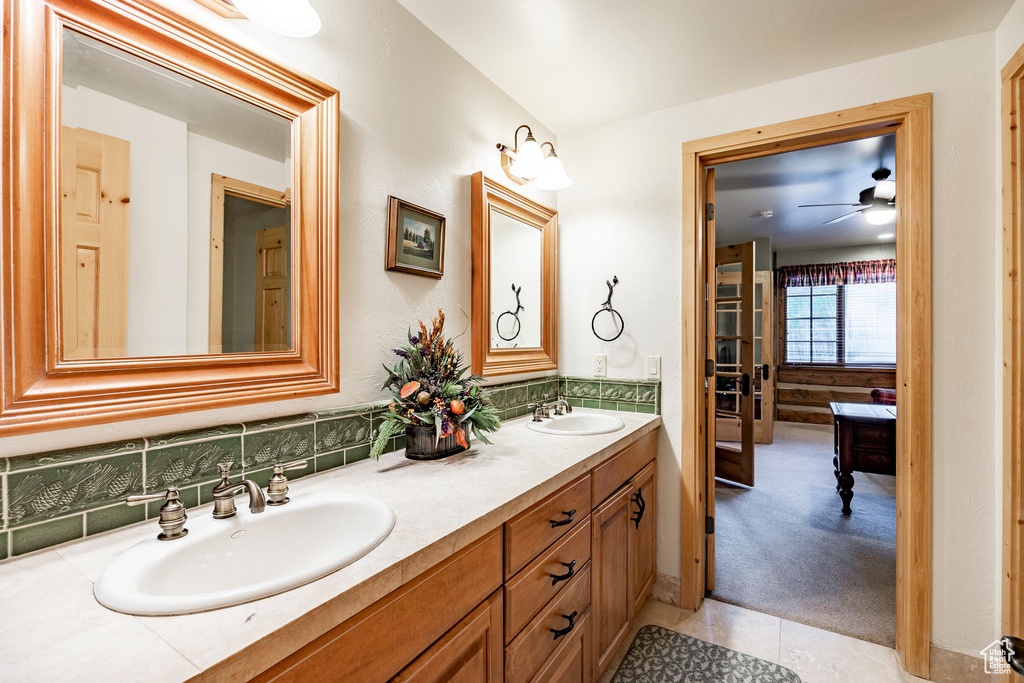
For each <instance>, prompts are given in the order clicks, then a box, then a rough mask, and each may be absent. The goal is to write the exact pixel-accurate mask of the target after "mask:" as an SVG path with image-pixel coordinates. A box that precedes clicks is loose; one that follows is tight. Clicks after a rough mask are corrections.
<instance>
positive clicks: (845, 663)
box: [599, 600, 923, 683]
mask: <svg viewBox="0 0 1024 683" xmlns="http://www.w3.org/2000/svg"><path fill="white" fill-rule="evenodd" d="M648 624H654V625H656V626H661V627H664V628H668V629H672V630H673V631H678V632H679V633H684V634H686V635H688V636H692V637H694V638H699V639H700V640H704V641H707V642H709V643H714V644H716V645H721V646H723V647H728V648H731V649H733V650H737V651H739V652H743V653H746V654H748V655H753V656H754V657H760V658H761V659H765V660H768V661H769V662H774V663H776V664H781V665H782V666H785V667H787V668H789V669H792V670H793V671H795V672H796V673H797V675H798V676H800V679H801V680H802V681H803V683H868V682H870V683H917V682H919V681H920V682H922V683H923V679H920V678H917V677H915V676H911V675H910V674H908V673H906V672H905V671H903V669H902V667H901V666H900V664H899V661H898V659H897V657H896V651H895V650H893V649H892V648H888V647H883V646H882V645H876V644H875V643H868V642H866V641H863V640H857V639H856V638H850V637H849V636H844V635H839V634H838V633H832V632H830V631H823V630H821V629H818V628H814V627H812V626H804V625H803V624H798V623H796V622H793V621H787V620H786V619H780V618H779V617H773V616H771V615H768V614H762V613H760V612H755V611H753V610H749V609H746V608H744V607H736V606H734V605H728V604H726V603H724V602H717V601H715V600H705V601H704V605H703V606H702V607H701V608H700V609H699V610H698V611H697V612H685V611H683V610H680V609H679V608H677V607H672V606H671V605H666V604H665V603H663V602H657V601H655V600H648V601H647V604H646V605H644V608H643V609H642V610H641V611H640V614H639V615H637V619H636V622H635V625H634V627H633V631H632V633H630V634H629V636H628V637H627V638H626V641H625V643H624V644H623V646H622V647H621V648H620V649H619V651H618V652H617V653H616V654H615V657H614V659H613V661H612V665H611V666H609V667H608V671H607V672H606V673H605V674H604V676H602V677H601V680H600V682H599V683H608V682H609V681H611V679H612V676H613V675H614V673H615V669H617V668H618V665H619V662H621V661H622V658H623V657H625V656H626V651H627V650H628V649H629V645H630V644H631V643H632V642H633V637H634V636H635V635H636V632H637V631H638V630H639V629H640V627H641V626H646V625H648Z"/></svg>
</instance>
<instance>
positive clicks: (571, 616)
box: [548, 610, 576, 640]
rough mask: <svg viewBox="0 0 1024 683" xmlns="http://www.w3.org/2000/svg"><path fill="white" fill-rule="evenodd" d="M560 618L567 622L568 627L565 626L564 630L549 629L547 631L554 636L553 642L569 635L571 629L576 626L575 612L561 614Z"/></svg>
mask: <svg viewBox="0 0 1024 683" xmlns="http://www.w3.org/2000/svg"><path fill="white" fill-rule="evenodd" d="M562 618H563V619H568V620H569V625H568V626H566V627H565V628H551V629H548V630H549V631H551V632H552V633H554V634H555V640H558V639H559V638H561V637H562V636H564V635H566V634H567V633H569V631H571V630H572V629H573V627H574V626H576V612H575V610H574V611H573V613H572V614H563V615H562Z"/></svg>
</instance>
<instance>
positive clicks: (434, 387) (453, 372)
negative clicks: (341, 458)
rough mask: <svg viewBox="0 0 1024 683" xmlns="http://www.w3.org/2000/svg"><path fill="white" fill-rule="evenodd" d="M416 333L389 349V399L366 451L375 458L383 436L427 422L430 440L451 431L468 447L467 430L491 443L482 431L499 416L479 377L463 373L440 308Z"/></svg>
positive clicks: (386, 386)
mask: <svg viewBox="0 0 1024 683" xmlns="http://www.w3.org/2000/svg"><path fill="white" fill-rule="evenodd" d="M419 325H420V329H419V334H413V332H412V330H410V331H409V334H408V345H407V346H403V347H400V348H397V349H394V353H395V355H396V356H398V357H399V361H398V362H397V363H396V364H395V367H394V368H389V367H388V366H387V365H385V366H384V369H385V370H387V373H388V378H387V381H385V382H384V387H383V388H384V389H385V390H387V391H390V392H391V394H392V396H393V398H394V400H393V401H392V402H391V404H390V405H389V406H388V412H386V413H384V415H383V418H384V422H383V424H382V425H381V427H380V431H379V432H378V433H377V438H376V439H375V440H374V443H373V448H372V449H371V450H370V456H371V457H373V458H374V459H376V458H379V457H380V456H381V454H382V453H383V452H384V448H385V447H386V446H387V443H388V440H389V439H390V438H391V437H393V436H395V435H396V434H398V433H400V432H402V431H403V430H406V431H409V430H411V429H413V428H415V427H424V426H432V427H433V428H434V444H435V445H436V444H437V443H438V442H439V441H440V440H441V439H445V438H447V437H451V436H454V439H455V441H456V442H457V444H458V446H460V447H461V448H459V449H458V450H465V449H467V448H469V441H468V439H467V432H468V431H469V430H472V432H473V434H474V435H475V436H476V437H477V438H478V439H480V441H482V442H483V443H486V444H490V441H488V440H487V439H486V438H485V437H484V435H483V433H484V432H495V431H497V430H498V429H499V428H500V427H501V421H500V419H499V418H498V413H497V412H496V411H495V409H494V408H493V407H492V406H490V405H488V404H487V402H486V400H485V399H484V395H483V394H484V392H483V389H482V388H481V387H480V386H479V383H480V382H481V381H482V379H483V378H482V377H479V376H477V375H469V376H466V371H467V370H469V367H468V366H465V365H463V358H462V354H461V353H460V352H458V351H456V350H455V345H454V343H453V342H452V340H450V339H445V338H444V334H443V328H444V312H443V311H441V310H440V309H438V311H437V317H436V318H433V319H431V328H430V329H429V330H428V329H427V327H426V325H424V324H423V321H420V323H419Z"/></svg>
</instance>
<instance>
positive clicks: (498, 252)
mask: <svg viewBox="0 0 1024 683" xmlns="http://www.w3.org/2000/svg"><path fill="white" fill-rule="evenodd" d="M490 230H491V347H492V348H506V349H507V348H513V347H519V348H524V349H528V348H537V347H539V346H540V333H541V316H542V313H543V306H541V299H542V298H543V297H541V289H542V288H543V286H544V280H543V274H542V272H541V271H542V270H543V265H544V264H543V260H544V234H543V233H542V232H541V231H540V230H537V229H536V228H534V227H531V226H529V225H526V224H524V223H522V222H520V221H518V220H515V219H514V218H512V217H510V216H508V215H507V214H504V213H502V212H500V211H493V210H492V211H491V222H490ZM511 285H515V286H516V287H519V288H521V291H520V292H519V303H520V305H522V307H523V310H521V311H519V312H518V314H517V316H518V318H519V333H518V335H517V336H516V337H515V338H514V339H512V340H511V341H504V340H503V339H502V338H501V337H499V336H498V334H497V333H498V331H499V330H498V328H497V322H498V318H499V317H500V316H501V315H502V314H503V313H505V311H512V312H513V313H515V312H516V293H515V292H513V291H512V287H511ZM514 330H515V327H514V323H513V318H512V316H505V317H504V318H502V321H501V329H500V331H501V332H502V333H503V334H504V335H505V336H506V337H510V336H512V334H514Z"/></svg>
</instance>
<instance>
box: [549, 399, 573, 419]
mask: <svg viewBox="0 0 1024 683" xmlns="http://www.w3.org/2000/svg"><path fill="white" fill-rule="evenodd" d="M563 406H564V408H565V412H567V413H571V412H572V406H571V405H569V402H568V401H566V400H565V399H564V398H560V399H557V400H555V401H552V402H551V407H552V408H554V409H555V415H561V414H562V409H563Z"/></svg>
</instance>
